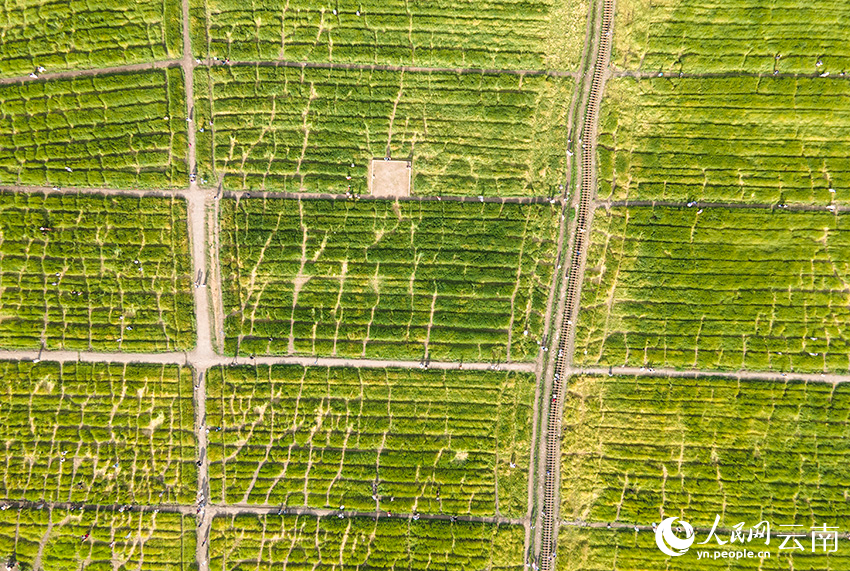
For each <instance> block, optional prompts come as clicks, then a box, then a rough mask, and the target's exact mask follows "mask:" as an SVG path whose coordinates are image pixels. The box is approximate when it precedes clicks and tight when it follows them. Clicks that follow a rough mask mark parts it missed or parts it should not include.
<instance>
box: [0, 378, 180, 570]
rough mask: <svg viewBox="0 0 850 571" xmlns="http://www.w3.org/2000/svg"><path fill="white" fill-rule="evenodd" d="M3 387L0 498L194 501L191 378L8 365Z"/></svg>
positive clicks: (91, 501) (90, 501) (0, 396)
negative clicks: (3, 443)
mask: <svg viewBox="0 0 850 571" xmlns="http://www.w3.org/2000/svg"><path fill="white" fill-rule="evenodd" d="M0 378H2V379H3V383H2V386H0V439H2V440H3V442H5V446H4V447H3V449H2V450H0V497H3V498H9V499H13V500H23V499H26V500H32V501H41V500H47V501H55V502H85V503H88V504H94V503H97V504H117V503H119V502H127V503H142V504H155V503H163V502H164V503H188V502H191V501H192V500H193V499H194V497H195V491H196V489H197V488H196V473H195V466H194V460H195V456H196V455H195V435H194V433H193V426H194V411H193V407H192V373H191V371H190V370H189V369H181V368H178V367H174V366H162V365H117V364H88V363H52V362H41V363H37V364H34V363H31V362H22V361H15V362H10V361H3V362H0ZM0 555H2V554H0Z"/></svg>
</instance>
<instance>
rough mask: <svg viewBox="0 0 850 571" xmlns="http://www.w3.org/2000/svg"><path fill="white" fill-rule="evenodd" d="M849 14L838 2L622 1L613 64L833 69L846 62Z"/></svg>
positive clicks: (668, 68)
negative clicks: (819, 63)
mask: <svg viewBox="0 0 850 571" xmlns="http://www.w3.org/2000/svg"><path fill="white" fill-rule="evenodd" d="M848 17H850V6H848V4H847V3H846V2H843V1H842V0H818V1H817V2H806V1H805V0H782V1H780V2H763V1H762V0H724V1H717V0H711V1H707V0H620V1H618V2H617V15H616V22H617V25H616V33H615V35H614V40H615V42H614V56H613V58H612V62H613V63H614V64H615V65H618V66H621V67H626V68H631V69H634V68H638V67H639V68H640V69H642V70H646V71H658V70H663V71H665V72H679V71H684V72H685V73H700V72H735V71H748V72H758V73H773V70H778V71H780V72H781V73H824V72H827V71H829V72H831V73H832V74H836V73H838V72H841V71H843V70H845V69H847V68H850V29H849V28H848V27H847V25H846V22H847V18H848ZM776 56H780V57H779V58H778V59H777V57H776ZM818 62H821V64H822V65H818Z"/></svg>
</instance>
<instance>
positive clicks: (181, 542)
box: [0, 507, 196, 571]
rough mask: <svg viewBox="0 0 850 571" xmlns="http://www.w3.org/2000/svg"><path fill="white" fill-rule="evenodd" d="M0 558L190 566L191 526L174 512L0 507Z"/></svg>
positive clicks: (61, 567)
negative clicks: (4, 509) (15, 508)
mask: <svg viewBox="0 0 850 571" xmlns="http://www.w3.org/2000/svg"><path fill="white" fill-rule="evenodd" d="M0 563H3V564H4V565H5V566H6V567H5V568H7V569H13V568H14V569H20V570H22V571H23V570H25V569H26V570H31V571H68V570H69V569H76V570H78V571H86V570H88V571H95V570H97V571H101V570H106V569H120V570H125V569H135V570H136V571H184V570H185V571H189V570H191V569H196V567H195V566H194V565H195V526H194V525H193V520H191V519H188V518H185V517H183V516H181V515H178V514H167V513H160V514H151V513H147V514H142V513H138V512H135V513H131V512H129V511H124V512H118V511H117V510H113V509H111V508H110V509H103V508H99V509H97V510H89V511H79V510H73V511H71V510H59V509H50V508H49V507H46V508H44V509H35V508H33V509H24V510H11V509H10V510H7V511H2V512H0ZM15 564H17V566H15Z"/></svg>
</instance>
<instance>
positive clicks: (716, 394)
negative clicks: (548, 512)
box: [561, 376, 850, 569]
mask: <svg viewBox="0 0 850 571" xmlns="http://www.w3.org/2000/svg"><path fill="white" fill-rule="evenodd" d="M848 420H850V387H845V386H844V385H835V386H834V385H832V384H829V383H809V384H806V383H803V382H787V383H782V382H775V381H774V382H771V381H739V380H732V379H722V378H711V379H674V378H659V377H608V376H600V377H593V376H577V377H573V378H571V379H570V383H569V391H568V393H567V396H566V400H565V402H564V424H563V428H564V438H563V441H562V442H563V445H562V461H563V464H562V471H561V486H562V498H561V500H562V502H561V505H562V507H561V517H562V518H563V519H567V520H570V521H575V520H578V519H581V520H584V521H591V522H613V521H619V522H624V523H628V524H638V525H647V526H648V525H650V524H652V523H656V524H657V523H660V521H661V520H662V519H663V518H666V517H672V516H676V517H679V518H682V519H684V520H685V521H688V522H690V523H691V524H692V525H693V526H694V527H697V526H699V527H702V528H706V529H710V528H711V526H712V524H713V523H714V519H715V516H716V515H720V517H721V519H722V520H723V521H724V522H725V524H724V525H725V527H726V528H731V527H732V526H733V525H735V524H737V523H738V522H740V521H745V522H748V523H747V529H749V527H750V526H752V525H755V524H757V523H758V522H760V521H762V520H768V521H769V522H771V526H772V527H773V529H774V531H781V529H780V528H778V527H777V526H779V525H788V524H797V525H803V526H804V527H805V528H806V529H810V528H811V527H812V526H818V525H821V524H822V523H824V522H825V523H827V524H828V525H829V526H840V529H841V530H846V529H847V526H848V525H850V518H848V516H847V510H846V507H845V506H846V503H847V499H846V491H847V489H848V486H850V476H849V475H848V474H847V472H846V470H844V468H843V467H844V465H845V458H846V457H847V454H848V452H850V444H848V437H850V424H848ZM807 569H808V568H807Z"/></svg>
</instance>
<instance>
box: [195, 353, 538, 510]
mask: <svg viewBox="0 0 850 571" xmlns="http://www.w3.org/2000/svg"><path fill="white" fill-rule="evenodd" d="M207 393H208V397H207V424H208V426H210V427H213V428H211V430H210V433H209V442H210V444H209V449H208V453H209V459H210V489H211V491H210V495H211V499H212V500H213V501H219V502H221V501H226V502H229V503H234V502H235V503H240V502H248V503H254V504H266V505H281V504H285V505H293V506H296V505H308V506H312V507H330V508H338V507H339V506H340V505H344V506H346V508H347V509H357V510H363V511H374V510H376V509H378V507H380V509H382V510H387V511H392V512H400V513H410V512H412V511H420V512H422V513H439V512H442V513H446V514H467V513H470V514H476V515H492V514H494V513H495V511H496V509H497V508H498V511H499V513H501V514H502V515H503V516H513V517H522V516H523V515H524V514H525V511H526V504H527V495H528V483H527V476H528V465H529V457H530V451H529V448H530V440H531V414H532V411H531V407H532V401H533V398H534V376H533V375H532V374H526V373H505V372H495V371H475V372H472V371H462V370H461V371H458V370H452V371H445V370H443V371H420V370H416V369H355V368H325V367H310V368H303V367H299V366H279V367H274V368H269V367H258V368H254V367H236V368H226V369H213V370H211V371H210V372H209V373H208V374H207ZM218 427H221V430H220V431H219V430H217V428H218ZM497 489H498V492H497ZM497 493H498V496H497ZM497 502H498V505H497Z"/></svg>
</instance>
